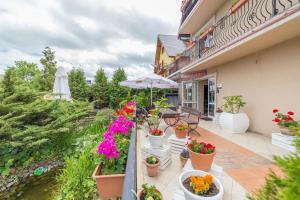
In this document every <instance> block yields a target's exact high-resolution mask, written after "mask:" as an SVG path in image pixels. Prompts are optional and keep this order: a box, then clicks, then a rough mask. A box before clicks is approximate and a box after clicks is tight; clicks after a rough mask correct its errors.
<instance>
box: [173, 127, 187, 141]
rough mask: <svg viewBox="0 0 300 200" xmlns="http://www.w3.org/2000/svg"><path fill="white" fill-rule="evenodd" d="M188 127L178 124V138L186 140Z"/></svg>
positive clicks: (176, 129)
mask: <svg viewBox="0 0 300 200" xmlns="http://www.w3.org/2000/svg"><path fill="white" fill-rule="evenodd" d="M187 131H188V127H187V125H185V124H178V125H177V126H176V127H175V134H176V137H177V138H185V137H186V135H187Z"/></svg>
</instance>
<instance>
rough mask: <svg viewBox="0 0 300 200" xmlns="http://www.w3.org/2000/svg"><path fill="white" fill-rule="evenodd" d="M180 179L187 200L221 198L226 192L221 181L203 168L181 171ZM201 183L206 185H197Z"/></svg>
mask: <svg viewBox="0 0 300 200" xmlns="http://www.w3.org/2000/svg"><path fill="white" fill-rule="evenodd" d="M199 179H201V180H199ZM178 181H179V187H180V189H181V190H182V191H183V193H184V197H185V199H186V200H221V199H222V197H223V194H224V188H223V186H222V184H221V182H220V181H219V180H218V179H217V178H216V177H215V176H213V175H210V174H209V173H207V172H204V171H201V170H191V171H185V172H183V173H181V175H180V176H179V180H178ZM199 183H204V185H203V184H202V185H197V184H199Z"/></svg>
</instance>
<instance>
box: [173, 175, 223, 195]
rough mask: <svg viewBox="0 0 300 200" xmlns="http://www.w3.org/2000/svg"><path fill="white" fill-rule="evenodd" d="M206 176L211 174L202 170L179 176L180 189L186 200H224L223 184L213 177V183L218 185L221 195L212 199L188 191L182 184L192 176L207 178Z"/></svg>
mask: <svg viewBox="0 0 300 200" xmlns="http://www.w3.org/2000/svg"><path fill="white" fill-rule="evenodd" d="M206 174H209V173H207V172H204V171H201V170H191V171H185V172H182V173H181V174H180V176H179V179H178V181H179V187H180V189H181V190H182V191H183V193H184V197H185V199H186V200H222V197H223V194H224V188H223V186H222V184H221V182H220V181H219V180H218V179H217V178H216V177H215V176H213V175H212V177H213V182H214V184H215V185H216V187H217V188H218V189H219V193H218V194H217V195H215V196H212V197H203V196H200V195H196V194H193V193H191V192H190V191H188V190H187V189H186V188H185V187H184V186H183V184H182V182H183V181H184V180H185V179H187V178H188V177H190V176H205V175H206Z"/></svg>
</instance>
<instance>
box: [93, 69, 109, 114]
mask: <svg viewBox="0 0 300 200" xmlns="http://www.w3.org/2000/svg"><path fill="white" fill-rule="evenodd" d="M92 91H93V92H92V93H93V99H94V101H95V103H94V105H95V107H96V108H104V107H108V105H109V84H108V80H107V76H106V74H105V72H104V70H103V69H102V68H101V69H99V70H98V71H97V72H96V75H95V82H94V84H93V85H92Z"/></svg>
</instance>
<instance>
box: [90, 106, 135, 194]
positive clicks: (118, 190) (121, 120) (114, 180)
mask: <svg viewBox="0 0 300 200" xmlns="http://www.w3.org/2000/svg"><path fill="white" fill-rule="evenodd" d="M134 112H135V102H128V103H127V104H126V105H125V106H124V107H123V108H122V109H120V110H118V111H117V112H116V114H115V120H114V121H113V120H112V123H111V125H110V126H109V127H108V129H107V131H106V132H105V133H104V134H103V140H102V141H101V142H100V144H99V146H98V154H99V155H100V162H99V165H98V166H97V167H96V169H95V171H94V173H93V178H94V179H95V180H96V183H97V189H98V192H99V195H100V197H101V198H104V199H105V198H110V197H120V196H121V194H122V191H123V183H124V176H125V175H124V172H125V169H126V161H127V155H128V149H129V143H130V135H129V134H128V133H129V131H130V130H131V128H133V127H134V122H133V121H131V119H132V118H133V113H134ZM103 183H105V184H103Z"/></svg>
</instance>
